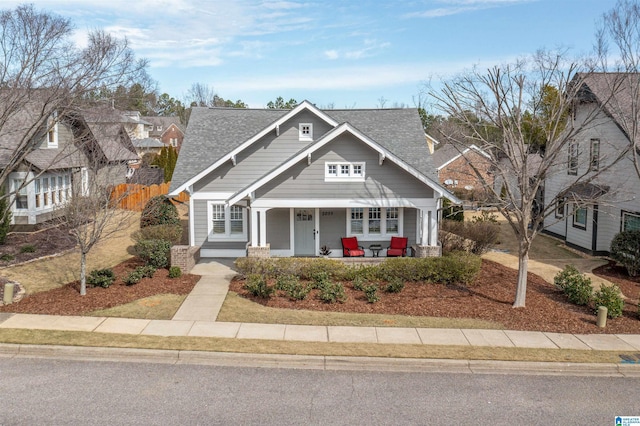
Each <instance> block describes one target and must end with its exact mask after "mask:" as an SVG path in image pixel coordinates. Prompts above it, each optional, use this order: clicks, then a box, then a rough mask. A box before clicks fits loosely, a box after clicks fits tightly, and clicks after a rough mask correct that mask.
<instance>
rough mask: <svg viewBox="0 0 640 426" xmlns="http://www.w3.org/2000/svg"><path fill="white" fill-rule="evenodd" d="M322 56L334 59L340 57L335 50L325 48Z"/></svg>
mask: <svg viewBox="0 0 640 426" xmlns="http://www.w3.org/2000/svg"><path fill="white" fill-rule="evenodd" d="M324 56H325V57H326V58H327V59H331V60H335V59H338V58H339V57H340V54H339V53H338V51H337V50H325V51H324Z"/></svg>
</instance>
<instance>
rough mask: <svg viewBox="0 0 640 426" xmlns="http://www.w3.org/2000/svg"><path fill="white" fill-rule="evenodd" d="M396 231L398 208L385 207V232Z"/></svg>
mask: <svg viewBox="0 0 640 426" xmlns="http://www.w3.org/2000/svg"><path fill="white" fill-rule="evenodd" d="M397 232H398V208H397V207H393V208H389V209H387V233H397Z"/></svg>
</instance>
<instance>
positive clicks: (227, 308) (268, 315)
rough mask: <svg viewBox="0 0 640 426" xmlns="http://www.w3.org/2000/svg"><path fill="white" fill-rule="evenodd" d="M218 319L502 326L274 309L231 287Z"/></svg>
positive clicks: (466, 320) (470, 321) (497, 326)
mask: <svg viewBox="0 0 640 426" xmlns="http://www.w3.org/2000/svg"><path fill="white" fill-rule="evenodd" d="M218 321H223V322H248V323H262V324H297V325H325V326H328V325H335V326H340V325H342V326H358V327H420V328H482V329H486V328H490V329H496V330H498V329H503V328H504V327H503V326H502V325H501V324H498V323H495V322H491V321H484V320H476V319H470V318H437V317H411V316H403V315H379V314H352V313H343V312H320V311H305V310H293V309H277V308H270V307H266V306H262V305H260V304H258V303H255V302H252V301H250V300H247V299H244V298H242V297H240V296H238V294H237V293H235V292H233V291H230V292H229V293H228V294H227V297H226V298H225V301H224V304H223V305H222V309H221V310H220V313H219V314H218Z"/></svg>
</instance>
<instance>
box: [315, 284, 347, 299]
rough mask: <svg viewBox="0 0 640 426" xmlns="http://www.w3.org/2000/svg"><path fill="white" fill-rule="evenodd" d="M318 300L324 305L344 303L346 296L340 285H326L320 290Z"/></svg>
mask: <svg viewBox="0 0 640 426" xmlns="http://www.w3.org/2000/svg"><path fill="white" fill-rule="evenodd" d="M319 297H320V300H322V301H323V302H326V303H336V302H340V303H342V302H344V301H345V300H347V295H346V293H345V292H344V286H343V285H342V283H327V284H325V285H323V286H322V287H321V288H320V294H319Z"/></svg>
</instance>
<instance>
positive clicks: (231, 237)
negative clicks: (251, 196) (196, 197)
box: [207, 200, 249, 241]
mask: <svg viewBox="0 0 640 426" xmlns="http://www.w3.org/2000/svg"><path fill="white" fill-rule="evenodd" d="M215 205H224V201H222V200H220V201H209V202H207V240H208V241H247V223H248V216H249V214H248V213H249V212H248V210H247V208H246V207H244V206H238V205H236V206H238V207H240V208H241V209H242V233H241V234H232V233H231V214H230V213H231V206H225V208H224V234H213V220H212V219H211V218H212V216H213V206H215Z"/></svg>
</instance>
